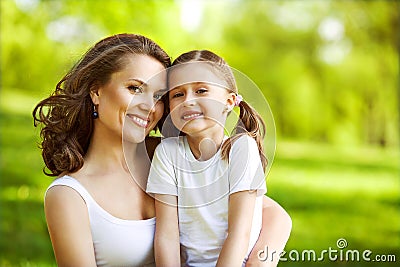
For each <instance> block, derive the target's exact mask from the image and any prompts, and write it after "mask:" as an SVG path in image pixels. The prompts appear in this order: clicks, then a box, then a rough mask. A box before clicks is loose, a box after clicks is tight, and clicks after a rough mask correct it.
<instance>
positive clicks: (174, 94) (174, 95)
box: [172, 92, 183, 98]
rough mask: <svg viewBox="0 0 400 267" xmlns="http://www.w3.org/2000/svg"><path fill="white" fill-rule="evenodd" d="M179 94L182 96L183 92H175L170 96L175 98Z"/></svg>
mask: <svg viewBox="0 0 400 267" xmlns="http://www.w3.org/2000/svg"><path fill="white" fill-rule="evenodd" d="M180 96H183V93H181V92H177V93H173V94H172V98H177V97H180Z"/></svg>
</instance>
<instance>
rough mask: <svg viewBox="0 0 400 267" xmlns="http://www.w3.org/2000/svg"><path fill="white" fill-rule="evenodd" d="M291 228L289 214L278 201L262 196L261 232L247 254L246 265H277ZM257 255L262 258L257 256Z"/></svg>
mask: <svg viewBox="0 0 400 267" xmlns="http://www.w3.org/2000/svg"><path fill="white" fill-rule="evenodd" d="M291 229H292V220H291V218H290V216H289V214H287V212H286V211H285V210H284V209H283V208H282V207H281V206H280V205H279V204H278V203H276V202H275V201H273V200H272V199H271V198H269V197H266V196H264V199H263V213H262V228H261V233H260V236H259V238H258V240H257V243H256V244H255V245H254V248H253V250H252V251H251V253H250V255H249V259H248V260H247V262H246V267H253V266H260V267H261V266H263V267H274V266H277V265H278V262H279V254H280V253H281V251H283V249H284V247H285V245H286V242H287V240H288V239H289V235H290V231H291ZM267 250H268V251H267ZM265 253H268V255H266V254H265ZM259 255H260V258H261V259H262V260H260V259H259V258H258V257H259ZM267 256H268V257H267ZM263 259H265V260H264V261H263Z"/></svg>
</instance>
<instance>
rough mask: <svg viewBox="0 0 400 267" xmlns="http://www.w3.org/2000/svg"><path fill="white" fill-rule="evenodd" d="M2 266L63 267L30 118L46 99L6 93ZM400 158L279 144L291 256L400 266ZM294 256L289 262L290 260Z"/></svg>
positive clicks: (277, 191)
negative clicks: (368, 256)
mask: <svg viewBox="0 0 400 267" xmlns="http://www.w3.org/2000/svg"><path fill="white" fill-rule="evenodd" d="M0 101H1V102H0V103H1V109H0V118H1V121H0V123H1V124H0V125H1V162H0V164H1V165H0V166H1V170H0V171H1V173H0V174H1V176H0V177H1V180H0V198H1V207H0V215H1V222H0V226H1V227H0V266H55V262H54V256H53V252H52V248H51V244H50V241H49V237H48V234H47V229H46V223H45V219H44V213H43V194H44V191H45V189H46V187H47V186H48V185H49V184H50V182H51V178H47V177H45V176H44V175H43V174H42V172H41V170H42V167H43V164H42V161H41V157H40V151H39V149H38V148H37V141H38V134H39V132H38V130H37V129H34V128H33V123H32V119H31V116H30V113H31V111H32V108H33V106H34V104H35V103H36V102H37V101H38V99H36V98H34V97H28V96H26V95H23V94H19V93H10V92H9V91H6V92H4V90H3V91H2V92H1V98H0ZM399 163H400V153H399V151H398V150H397V149H392V150H390V149H385V150H383V149H380V148H373V147H366V148H349V147H336V146H332V145H326V144H316V143H312V142H309V143H304V142H303V143H302V142H294V141H293V142H289V141H281V140H278V141H277V152H276V156H275V161H274V162H273V165H272V168H271V172H270V173H269V175H268V178H267V184H268V195H269V196H271V197H272V198H273V199H275V200H277V201H278V202H279V203H280V204H281V205H282V206H283V207H285V209H286V210H287V211H288V212H289V214H290V215H291V217H292V220H293V230H292V234H291V237H290V240H289V242H288V244H287V247H286V251H287V252H290V251H292V250H297V251H299V252H300V253H301V252H302V251H303V250H311V249H312V250H315V251H316V252H317V254H318V253H320V252H321V251H322V250H324V249H329V247H331V248H332V249H337V246H336V241H337V240H338V239H339V238H345V239H346V240H347V243H348V246H347V248H346V249H352V250H353V249H355V250H359V251H363V250H365V249H369V250H371V251H372V252H373V254H374V255H375V254H378V253H379V254H386V255H387V254H395V255H396V258H397V262H399V261H400V251H399V250H400V211H399V210H400V209H399V208H400V181H399V174H400V173H399V170H400V169H399ZM287 256H288V255H287ZM366 265H367V266H394V265H395V264H394V263H385V264H384V263H377V262H370V263H368V264H367V263H366V262H362V261H361V262H351V261H347V262H346V261H329V260H327V258H326V260H325V261H324V262H310V261H308V262H301V261H297V262H294V261H290V260H288V261H287V262H281V263H280V266H366Z"/></svg>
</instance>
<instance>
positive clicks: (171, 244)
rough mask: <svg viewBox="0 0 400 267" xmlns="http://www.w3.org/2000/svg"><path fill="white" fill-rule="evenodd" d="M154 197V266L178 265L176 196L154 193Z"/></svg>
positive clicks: (174, 266)
mask: <svg viewBox="0 0 400 267" xmlns="http://www.w3.org/2000/svg"><path fill="white" fill-rule="evenodd" d="M155 199H156V202H155V207H156V235H155V238H154V254H155V258H156V266H166V267H168V266H171V267H176V266H180V245H179V244H180V243H179V227H178V209H177V197H176V196H172V195H160V194H156V195H155Z"/></svg>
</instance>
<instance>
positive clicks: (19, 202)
mask: <svg viewBox="0 0 400 267" xmlns="http://www.w3.org/2000/svg"><path fill="white" fill-rule="evenodd" d="M0 3H1V9H0V19H1V28H0V29H1V31H0V34H1V35H0V37H1V47H0V48H1V91H0V116H1V122H0V123H1V124H0V125H1V148H0V149H1V176H0V177H1V178H0V179H1V180H0V192H1V193H0V198H1V207H0V208H1V209H0V214H1V222H0V223H1V227H0V266H55V260H54V256H53V252H52V248H51V244H50V240H49V237H48V234H47V229H46V224H45V219H44V214H43V195H44V191H45V189H46V188H47V186H48V185H49V184H50V182H51V181H52V180H51V178H48V177H45V176H44V175H43V174H42V172H41V170H42V167H43V163H42V159H41V156H40V151H39V149H38V148H37V143H38V141H39V131H38V129H35V128H34V127H33V121H32V117H31V112H32V109H33V107H34V105H35V104H36V103H37V102H38V101H39V100H40V99H41V98H44V97H46V96H48V95H49V94H50V93H51V92H52V90H53V89H54V87H55V84H56V83H57V82H58V81H59V80H60V79H61V77H62V76H63V75H64V74H65V73H66V72H67V70H68V69H69V68H70V67H71V66H72V65H73V63H74V62H75V61H76V60H78V59H79V57H80V56H81V55H82V53H83V52H85V51H86V50H87V49H88V48H89V47H90V46H91V45H93V44H94V43H95V42H96V41H98V40H100V39H101V38H103V37H105V36H108V35H111V34H115V33H121V32H132V33H140V34H143V35H145V36H147V37H150V38H151V39H153V40H154V41H156V42H157V43H159V44H160V45H161V46H162V47H163V48H164V49H165V50H166V51H167V53H169V54H170V55H171V57H172V58H176V57H177V56H178V55H179V54H180V53H183V52H185V51H189V50H192V49H209V50H212V51H214V52H216V53H217V54H219V55H221V56H223V57H224V58H225V59H226V60H227V61H228V63H229V64H230V65H231V66H232V67H234V68H235V69H238V70H240V71H242V72H243V73H245V74H246V75H248V76H249V77H250V78H251V79H252V80H253V81H254V82H255V83H256V84H257V85H258V87H259V88H260V89H261V90H262V92H263V94H264V96H265V98H266V99H267V100H268V102H269V105H270V107H271V110H272V112H273V115H274V119H275V124H276V134H277V142H276V146H277V147H276V149H277V150H276V154H275V160H274V162H273V166H272V167H271V171H270V173H269V175H268V177H267V184H268V195H269V196H271V197H272V198H273V199H275V200H277V201H278V202H279V203H280V204H281V205H282V206H283V207H284V208H285V209H286V210H287V211H288V212H289V214H290V215H291V217H292V219H293V231H292V235H291V237H290V240H289V242H288V244H287V247H286V251H288V252H290V251H299V253H300V254H301V252H302V251H303V250H315V251H316V252H317V253H319V252H321V251H322V250H327V249H329V248H332V249H338V247H337V244H336V242H337V240H338V239H339V238H344V239H346V241H347V247H346V248H345V249H344V250H343V251H346V250H347V249H349V250H359V251H360V252H362V251H363V250H366V249H369V250H371V251H372V252H373V254H372V256H371V258H373V257H374V255H377V254H383V255H396V260H397V264H398V262H399V261H400V181H399V176H400V153H399V79H398V74H399V53H398V52H399V51H398V48H399V32H400V27H399V10H400V8H399V2H398V1H329V0H319V1H293V0H291V1H272V0H271V1H267V0H264V1H261V0H252V1H245V0H231V1H228V0H225V1H224V0H219V1H218V0H217V1H211V0H209V1H194V0H190V1H189V0H184V1H183V0H182V1H144V0H143V1H122V0H121V1H118V0H107V1H106V0H98V1H89V0H86V1H78V0H71V1H66V0H64V1H61V0H59V1H56V0H53V1H50V0H1V1H0ZM133 253H134V252H133ZM291 256H292V258H295V257H296V254H294V253H292V254H291ZM300 256H301V255H300ZM317 256H318V255H317ZM286 258H288V261H287V262H282V263H281V264H280V266H314V265H315V266H366V265H367V266H394V265H396V264H395V263H382V262H369V263H368V264H367V263H366V262H363V261H362V259H361V260H360V261H359V262H357V261H345V260H342V261H340V260H336V261H331V260H328V258H327V257H325V261H318V260H316V261H315V262H314V261H310V260H308V261H300V260H299V261H295V260H291V259H289V255H288V254H287V255H286ZM300 259H301V257H300Z"/></svg>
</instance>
